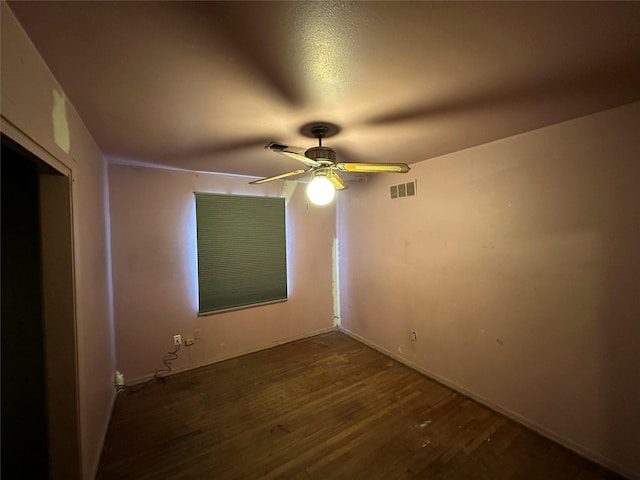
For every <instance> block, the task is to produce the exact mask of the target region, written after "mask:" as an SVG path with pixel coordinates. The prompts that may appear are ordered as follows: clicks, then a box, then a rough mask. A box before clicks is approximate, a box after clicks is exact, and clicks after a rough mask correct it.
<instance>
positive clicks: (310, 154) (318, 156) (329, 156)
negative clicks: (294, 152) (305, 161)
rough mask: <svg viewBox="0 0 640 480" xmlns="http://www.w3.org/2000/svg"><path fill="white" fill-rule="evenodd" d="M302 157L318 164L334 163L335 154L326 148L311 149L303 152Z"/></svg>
mask: <svg viewBox="0 0 640 480" xmlns="http://www.w3.org/2000/svg"><path fill="white" fill-rule="evenodd" d="M304 156H305V157H307V158H310V159H311V160H315V161H316V162H320V163H325V162H329V163H336V152H334V151H333V150H331V149H330V148H328V147H312V148H309V149H308V150H306V151H305V152H304Z"/></svg>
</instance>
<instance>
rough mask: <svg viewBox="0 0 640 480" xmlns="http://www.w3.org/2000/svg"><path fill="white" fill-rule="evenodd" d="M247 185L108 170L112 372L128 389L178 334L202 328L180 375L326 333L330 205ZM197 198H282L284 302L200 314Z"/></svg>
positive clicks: (288, 190) (298, 192)
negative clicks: (286, 286) (114, 369)
mask: <svg viewBox="0 0 640 480" xmlns="http://www.w3.org/2000/svg"><path fill="white" fill-rule="evenodd" d="M248 181H249V179H247V178H242V177H234V176H224V175H214V174H204V173H193V172H185V171H175V170H159V169H151V168H141V167H131V166H125V165H115V164H111V165H110V167H109V185H110V199H111V235H112V250H113V279H114V314H115V334H116V346H117V367H118V370H120V371H121V372H122V373H123V374H124V375H125V380H126V381H127V382H128V383H130V382H136V381H138V380H141V379H143V378H147V377H149V376H151V375H153V373H154V371H155V370H156V369H158V368H159V367H161V366H162V362H161V359H162V357H163V356H164V355H165V354H166V353H167V352H168V351H171V350H173V343H172V338H173V335H175V334H180V335H182V338H183V341H184V340H185V339H187V338H193V337H194V332H195V330H196V329H199V330H200V332H201V337H200V339H199V340H196V341H195V343H194V345H193V346H191V347H185V346H184V345H183V347H182V349H181V351H180V353H179V355H180V358H179V359H178V360H177V361H176V362H174V364H173V365H172V368H174V370H175V371H179V370H184V369H189V368H195V367H198V366H201V365H206V364H209V363H212V362H215V361H219V360H222V359H225V358H229V357H233V356H237V355H240V354H243V353H247V352H251V351H255V350H258V349H261V348H265V347H269V346H272V345H276V344H279V343H283V342H286V341H289V340H293V339H296V338H302V337H305V336H309V335H313V334H315V333H318V332H323V331H326V330H329V329H332V328H333V325H334V323H333V291H332V285H331V281H332V272H333V270H332V268H333V263H332V248H333V242H334V239H335V208H333V206H331V207H327V208H311V209H309V210H307V203H306V197H305V194H304V188H303V187H304V185H300V186H299V187H298V188H296V186H297V185H298V184H297V183H294V182H273V183H268V184H265V185H248ZM194 192H213V193H228V194H237V195H268V196H281V197H285V198H288V200H287V207H286V212H287V213H286V214H287V235H288V238H287V242H288V254H287V255H288V258H287V262H288V268H289V299H288V301H286V302H284V303H277V304H273V305H265V306H261V307H256V308H250V309H243V310H238V311H234V312H228V313H221V314H216V315H209V316H202V317H198V315H197V295H198V293H197V277H196V275H197V273H196V272H197V270H196V268H197V257H196V241H195V234H196V230H195V228H196V227H195V200H194V195H193V194H194Z"/></svg>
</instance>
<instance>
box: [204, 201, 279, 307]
mask: <svg viewBox="0 0 640 480" xmlns="http://www.w3.org/2000/svg"><path fill="white" fill-rule="evenodd" d="M195 198H196V226H197V227H196V228H197V245H198V292H199V294H198V297H199V313H200V314H201V315H202V314H208V313H216V312H222V311H227V310H235V309H239V308H246V307H250V306H256V305H262V304H266V303H273V302H278V301H284V300H286V299H287V248H286V221H285V202H284V198H275V197H249V196H241V195H221V194H211V193H196V194H195Z"/></svg>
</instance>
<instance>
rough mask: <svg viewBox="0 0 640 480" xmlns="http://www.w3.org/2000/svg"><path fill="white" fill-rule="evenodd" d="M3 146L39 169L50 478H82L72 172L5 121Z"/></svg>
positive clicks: (2, 131) (71, 479)
mask: <svg viewBox="0 0 640 480" xmlns="http://www.w3.org/2000/svg"><path fill="white" fill-rule="evenodd" d="M1 120H2V122H1V123H0V131H1V133H2V143H3V144H4V145H5V146H7V147H8V148H10V149H12V150H14V151H16V152H17V153H18V154H20V155H22V156H23V157H25V158H27V159H31V160H34V161H35V162H36V164H37V165H38V167H39V168H38V172H39V173H38V184H39V195H40V199H39V203H40V205H39V207H40V228H41V254H42V292H43V330H44V350H45V392H46V409H47V436H48V451H49V478H50V479H51V480H58V479H68V480H75V479H81V478H82V447H81V422H80V389H79V374H78V371H79V370H78V337H77V318H76V312H77V309H76V289H75V258H74V221H73V181H72V180H73V176H72V175H73V171H72V169H71V168H69V167H67V166H66V165H65V164H64V163H62V162H61V161H60V160H58V159H57V158H55V157H54V156H53V155H52V154H51V153H50V152H48V151H47V150H46V149H44V148H43V147H42V146H41V145H39V144H38V143H37V142H35V141H34V140H33V139H31V138H30V137H29V136H27V135H26V134H24V133H23V132H22V131H20V130H19V129H18V128H17V127H15V126H14V125H13V124H11V123H10V122H9V121H8V120H7V119H6V118H4V117H2V119H1Z"/></svg>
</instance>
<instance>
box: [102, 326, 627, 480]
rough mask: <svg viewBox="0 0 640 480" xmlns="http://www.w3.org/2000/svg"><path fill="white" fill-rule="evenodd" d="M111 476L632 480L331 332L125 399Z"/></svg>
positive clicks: (110, 451)
mask: <svg viewBox="0 0 640 480" xmlns="http://www.w3.org/2000/svg"><path fill="white" fill-rule="evenodd" d="M98 478H99V479H103V480H107V479H119V480H120V479H163V480H164V479H243V480H245V479H254V478H256V479H257V478H260V479H270V478H286V479H303V478H304V479H308V478H313V479H331V478H336V479H343V478H345V479H354V480H358V479H385V480H387V479H389V480H391V479H408V478H429V479H563V480H565V479H618V478H622V477H620V476H618V475H616V474H614V473H612V472H609V471H608V470H605V469H604V468H602V467H599V466H597V465H595V464H593V463H591V462H589V461H587V460H585V459H583V458H581V457H579V456H577V455H575V454H574V453H572V452H570V451H568V450H567V449H565V448H563V447H561V446H559V445H557V444H555V443H553V442H551V441H549V440H546V439H544V438H543V437H541V436H540V435H538V434H536V433H534V432H532V431H531V430H529V429H527V428H525V427H523V426H521V425H519V424H517V423H515V422H513V421H511V420H508V419H507V418H505V417H504V416H502V415H500V414H498V413H496V412H494V411H492V410H490V409H488V408H486V407H483V406H482V405H480V404H478V403H476V402H475V401H473V400H470V399H469V398H466V397H464V396H462V395H460V394H458V393H456V392H454V391H452V390H450V389H448V388H446V387H444V386H442V385H440V384H438V383H436V382H434V381H432V380H430V379H428V378H426V377H425V376H424V375H422V374H420V373H418V372H416V371H413V370H411V369H410V368H408V367H405V366H404V365H402V364H400V363H398V362H396V361H394V360H392V359H390V358H388V357H386V356H384V355H382V354H380V353H378V352H376V351H375V350H372V349H370V348H369V347H367V346H365V345H363V344H361V343H359V342H357V341H355V340H353V339H351V338H349V337H347V336H345V335H343V334H341V333H329V334H325V335H320V336H317V337H313V338H310V339H307V340H301V341H298V342H294V343H290V344H287V345H282V346H279V347H275V348H272V349H270V350H265V351H262V352H258V353H254V354H251V355H246V356H243V357H239V358H236V359H232V360H228V361H225V362H221V363H218V364H215V365H211V366H208V367H203V368H200V369H198V370H192V371H190V372H187V373H182V374H178V375H175V376H172V377H170V378H169V379H168V380H167V381H166V382H165V383H152V384H149V385H148V386H147V387H146V388H144V389H143V390H141V391H139V392H138V393H135V394H132V395H125V394H121V395H120V396H119V398H118V400H117V402H116V406H115V410H114V412H113V418H112V421H111V426H110V429H109V433H108V436H107V440H106V444H105V448H104V452H103V457H102V462H101V465H100V470H99V473H98Z"/></svg>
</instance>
